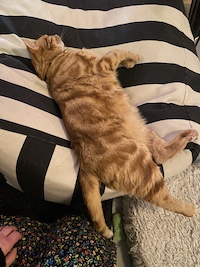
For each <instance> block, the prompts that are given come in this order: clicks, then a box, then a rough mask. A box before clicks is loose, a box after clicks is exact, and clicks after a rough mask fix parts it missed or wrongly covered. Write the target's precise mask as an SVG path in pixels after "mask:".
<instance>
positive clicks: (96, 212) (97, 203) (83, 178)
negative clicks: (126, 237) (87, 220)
mask: <svg viewBox="0 0 200 267" xmlns="http://www.w3.org/2000/svg"><path fill="white" fill-rule="evenodd" d="M80 184H81V189H82V194H83V198H84V202H85V204H86V206H87V209H88V212H89V214H90V217H91V220H92V222H93V223H94V226H95V228H96V229H97V230H98V231H99V232H100V233H101V234H102V235H103V236H104V237H106V238H111V237H112V236H113V232H112V231H111V230H110V229H109V228H108V226H107V225H106V223H105V218H104V214H103V208H102V204H101V195H100V189H99V181H98V179H97V178H96V177H95V176H93V175H91V174H87V173H85V172H84V171H81V173H80Z"/></svg>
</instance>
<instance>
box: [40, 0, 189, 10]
mask: <svg viewBox="0 0 200 267" xmlns="http://www.w3.org/2000/svg"><path fill="white" fill-rule="evenodd" d="M42 1H43V2H46V3H51V4H54V5H62V6H68V7H70V8H73V9H76V8H78V9H82V10H103V11H106V10H110V9H113V8H120V7H125V6H133V5H148V4H155V5H158V1H157V0H123V1H121V0H115V1H107V0H101V1H100V0H98V1H94V0H87V1H83V0H79V1H78V0H76V1H74V0H64V1H63V0H42ZM159 5H166V6H172V7H175V8H177V9H179V10H181V11H183V12H185V9H184V7H183V4H182V1H179V0H175V1H171V2H169V1H168V0H160V1H159Z"/></svg>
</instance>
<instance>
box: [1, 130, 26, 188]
mask: <svg viewBox="0 0 200 267" xmlns="http://www.w3.org/2000/svg"><path fill="white" fill-rule="evenodd" d="M25 139H26V136H24V135H21V134H17V133H12V132H9V131H5V130H2V129H0V140H1V142H0V172H1V173H3V175H4V176H5V178H6V180H7V183H8V184H10V185H11V186H13V187H15V188H16V189H18V190H21V187H20V185H19V183H18V181H17V176H16V164H17V160H18V156H19V153H20V151H21V148H22V146H23V143H24V141H25Z"/></svg>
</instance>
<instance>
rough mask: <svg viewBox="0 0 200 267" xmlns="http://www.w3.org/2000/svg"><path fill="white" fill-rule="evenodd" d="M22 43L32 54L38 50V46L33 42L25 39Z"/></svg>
mask: <svg viewBox="0 0 200 267" xmlns="http://www.w3.org/2000/svg"><path fill="white" fill-rule="evenodd" d="M22 40H23V42H24V43H25V45H26V46H27V48H28V50H29V51H30V52H32V53H33V54H34V53H36V52H37V51H38V49H39V46H37V44H36V42H35V41H30V40H28V39H26V38H22Z"/></svg>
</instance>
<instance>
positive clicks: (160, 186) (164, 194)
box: [128, 160, 196, 217]
mask: <svg viewBox="0 0 200 267" xmlns="http://www.w3.org/2000/svg"><path fill="white" fill-rule="evenodd" d="M142 168H143V178H142V177H140V179H138V182H136V184H135V186H136V187H135V188H134V186H133V184H132V186H131V185H130V186H129V188H131V187H132V188H134V190H132V191H131V190H129V192H128V195H130V196H135V197H138V198H141V199H144V200H145V201H148V202H150V203H152V204H154V205H157V206H159V207H162V208H164V209H166V210H170V211H173V212H176V213H181V214H184V215H185V216H189V217H191V216H193V215H194V214H195V213H196V208H195V207H194V206H193V205H191V204H189V203H188V202H186V201H183V200H180V199H176V198H175V197H173V196H172V195H171V194H170V192H169V190H168V188H167V186H166V184H165V182H164V178H163V176H162V174H161V172H160V169H159V167H158V166H157V165H156V163H155V162H154V161H153V160H150V161H149V162H148V164H147V163H146V164H145V166H142ZM145 168H146V170H145ZM144 174H145V175H148V174H150V175H151V176H150V177H145V175H144ZM130 180H131V179H130ZM134 182H135V179H133V183H134Z"/></svg>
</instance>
